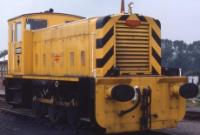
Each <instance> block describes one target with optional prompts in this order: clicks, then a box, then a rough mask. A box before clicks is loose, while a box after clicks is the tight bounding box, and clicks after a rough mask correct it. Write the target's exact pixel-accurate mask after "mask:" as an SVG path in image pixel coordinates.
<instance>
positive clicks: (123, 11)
mask: <svg viewBox="0 0 200 135" xmlns="http://www.w3.org/2000/svg"><path fill="white" fill-rule="evenodd" d="M120 13H121V14H124V13H125V4H124V0H122V1H121V11H120Z"/></svg>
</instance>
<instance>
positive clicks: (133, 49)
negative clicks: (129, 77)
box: [115, 21, 150, 73]
mask: <svg viewBox="0 0 200 135" xmlns="http://www.w3.org/2000/svg"><path fill="white" fill-rule="evenodd" d="M115 33H116V65H117V66H118V67H120V71H121V72H122V73H132V72H135V73H143V72H149V67H150V66H149V63H150V62H149V53H150V49H149V24H147V23H142V24H141V25H139V26H137V27H136V28H131V27H129V26H127V25H126V24H125V22H124V21H119V22H117V23H116V26H115Z"/></svg>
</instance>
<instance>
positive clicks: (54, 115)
mask: <svg viewBox="0 0 200 135" xmlns="http://www.w3.org/2000/svg"><path fill="white" fill-rule="evenodd" d="M48 116H49V120H50V121H51V122H52V124H57V123H64V122H66V109H65V108H64V107H58V106H52V105H51V106H48Z"/></svg>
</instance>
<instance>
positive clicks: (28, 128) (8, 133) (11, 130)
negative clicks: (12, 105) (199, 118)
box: [0, 113, 200, 135]
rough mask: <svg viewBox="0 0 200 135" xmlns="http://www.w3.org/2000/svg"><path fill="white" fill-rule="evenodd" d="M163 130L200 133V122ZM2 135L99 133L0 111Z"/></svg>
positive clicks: (188, 134)
mask: <svg viewBox="0 0 200 135" xmlns="http://www.w3.org/2000/svg"><path fill="white" fill-rule="evenodd" d="M162 132H165V133H168V134H171V135H200V122H191V121H183V122H181V123H180V124H179V125H178V127H177V128H174V129H165V130H162ZM0 135H97V133H95V131H89V130H86V129H81V130H79V132H78V133H75V131H74V130H72V129H68V128H64V129H61V127H60V126H58V127H53V128H52V127H51V125H50V124H49V123H45V124H44V123H40V122H38V121H36V120H29V119H22V118H19V117H16V116H13V115H10V114H5V113H0ZM129 135H130V134H129Z"/></svg>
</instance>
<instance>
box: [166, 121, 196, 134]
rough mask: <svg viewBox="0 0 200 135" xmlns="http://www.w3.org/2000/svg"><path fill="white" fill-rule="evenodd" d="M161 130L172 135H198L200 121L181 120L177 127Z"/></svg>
mask: <svg viewBox="0 0 200 135" xmlns="http://www.w3.org/2000/svg"><path fill="white" fill-rule="evenodd" d="M163 131H164V132H166V133H170V134H173V135H200V121H182V122H181V123H179V125H178V127H177V128H173V129H165V130H163Z"/></svg>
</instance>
